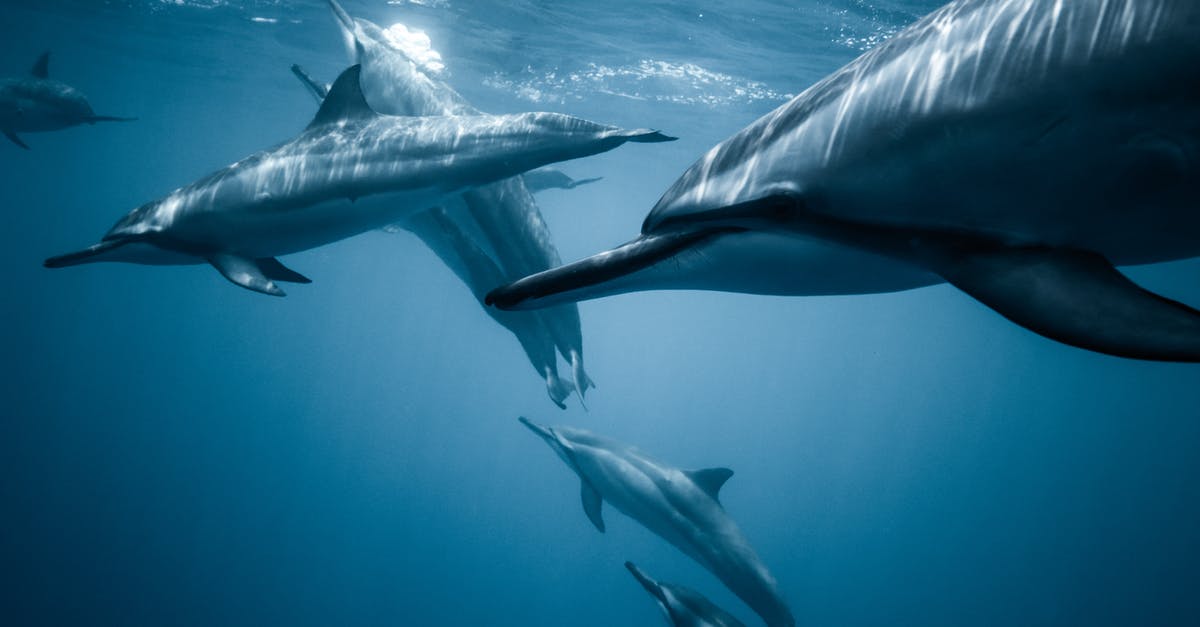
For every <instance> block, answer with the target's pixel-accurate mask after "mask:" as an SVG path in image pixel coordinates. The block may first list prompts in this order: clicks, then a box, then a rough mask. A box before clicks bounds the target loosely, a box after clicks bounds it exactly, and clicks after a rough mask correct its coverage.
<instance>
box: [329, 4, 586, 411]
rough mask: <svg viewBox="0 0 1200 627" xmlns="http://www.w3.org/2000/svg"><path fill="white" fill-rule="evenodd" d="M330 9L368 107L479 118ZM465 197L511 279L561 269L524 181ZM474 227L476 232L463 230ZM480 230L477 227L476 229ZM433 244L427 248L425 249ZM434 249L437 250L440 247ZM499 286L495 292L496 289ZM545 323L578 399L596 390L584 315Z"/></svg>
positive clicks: (555, 314)
mask: <svg viewBox="0 0 1200 627" xmlns="http://www.w3.org/2000/svg"><path fill="white" fill-rule="evenodd" d="M329 6H330V8H331V9H332V11H333V14H334V17H335V18H336V19H337V22H338V25H339V27H340V28H341V30H342V35H343V38H344V41H345V44H346V47H347V50H348V52H349V53H350V56H351V58H352V59H353V62H355V63H361V64H362V66H363V74H362V85H363V92H364V93H365V94H366V97H367V102H369V103H370V104H371V106H373V107H375V108H376V109H377V110H378V111H380V112H383V113H390V114H394V115H478V114H480V113H481V112H480V111H479V110H478V109H476V108H475V107H473V106H472V105H471V104H470V103H469V102H467V100H466V99H465V98H463V97H462V96H461V95H459V94H458V92H456V91H455V90H454V89H453V88H452V87H450V86H449V85H447V84H446V83H445V82H444V81H441V80H440V79H438V78H437V77H436V76H434V75H432V74H431V73H430V72H428V71H426V68H425V67H424V66H423V65H421V64H420V63H418V61H417V60H416V59H413V58H410V56H409V54H407V53H406V52H405V50H404V49H403V48H402V46H400V45H397V42H396V41H394V37H393V35H392V34H391V31H385V30H384V29H382V28H380V27H379V26H378V25H376V24H374V23H372V22H370V21H368V20H364V19H361V18H354V17H351V16H350V15H349V14H348V13H346V11H345V10H344V9H343V8H342V7H341V5H339V4H338V2H337V0H329ZM462 198H463V200H464V202H465V203H466V207H467V212H468V213H469V216H467V215H454V216H452V217H453V219H454V220H455V221H456V222H458V223H459V224H460V226H463V227H464V228H465V229H466V230H467V231H468V232H475V231H478V232H479V233H481V234H482V236H483V239H484V240H486V241H484V242H480V243H481V244H485V248H486V249H488V252H489V253H490V255H491V256H492V257H493V258H494V259H495V260H496V262H497V263H498V265H499V266H500V268H501V270H502V271H503V273H504V275H505V280H513V279H515V278H517V277H521V276H525V275H528V274H533V273H535V272H541V271H542V270H546V269H549V268H553V267H555V266H558V265H560V264H562V259H561V258H560V257H559V254H558V249H557V248H556V247H555V245H554V240H553V238H552V236H551V234H550V229H549V228H548V227H547V226H546V222H545V220H544V219H543V218H542V214H541V212H540V211H539V210H538V207H537V203H536V202H535V201H534V199H533V196H532V194H531V193H530V190H529V189H528V188H526V185H525V183H524V181H523V179H522V177H513V178H510V179H506V180H503V181H499V182H497V183H495V184H492V185H489V186H485V187H478V188H475V189H472V190H469V191H466V192H465V193H464V194H463V195H462ZM464 220H473V221H474V222H475V225H467V224H464V222H463V221H464ZM476 225H477V226H478V228H473V227H475V226H476ZM427 243H429V242H427ZM431 245H433V246H436V245H437V243H436V242H434V243H432V244H431ZM496 285H498V283H497V284H494V285H489V286H487V287H486V288H485V289H491V288H493V287H495V286H496ZM540 318H541V319H540V324H542V325H544V326H545V328H546V330H547V331H549V333H550V334H551V336H552V337H553V338H554V343H555V344H556V345H557V347H558V350H559V352H560V353H561V354H562V356H563V358H564V359H566V360H567V361H568V362H569V363H570V364H571V368H572V371H573V374H574V380H575V387H576V388H577V390H578V392H579V397H580V400H582V399H583V397H584V394H585V393H586V392H587V389H588V388H589V387H594V386H595V384H594V383H593V382H592V380H591V378H590V377H589V376H588V375H587V372H586V371H585V369H584V364H583V331H582V328H581V324H580V320H579V309H578V307H577V306H576V305H575V304H573V303H570V304H564V305H561V306H558V307H554V308H550V309H546V310H544V311H542V312H540Z"/></svg>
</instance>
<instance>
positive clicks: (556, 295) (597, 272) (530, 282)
mask: <svg viewBox="0 0 1200 627" xmlns="http://www.w3.org/2000/svg"><path fill="white" fill-rule="evenodd" d="M721 232H723V231H691V232H684V233H664V234H661V235H643V236H641V237H639V238H637V239H635V240H633V241H631V242H628V243H626V244H622V245H621V246H618V247H617V248H614V249H612V250H609V251H606V252H602V253H599V254H596V255H592V256H591V257H588V258H586V259H581V260H579V261H576V262H573V263H569V264H567V265H565V266H559V267H557V268H551V269H550V270H546V271H544V272H539V273H537V274H534V275H531V276H527V277H525V278H523V279H520V280H518V281H516V282H514V283H511V284H509V285H505V286H503V287H499V288H497V289H494V290H492V291H491V292H490V293H489V294H488V295H487V297H486V298H485V299H484V300H485V302H486V303H487V304H489V305H495V306H496V307H499V308H500V309H540V308H542V307H549V306H551V305H558V304H561V303H570V302H578V301H581V300H587V299H589V298H598V297H600V296H604V295H605V294H607V292H606V291H605V288H604V284H605V283H607V282H609V281H612V280H613V279H617V278H620V277H623V276H625V275H628V274H631V273H633V272H637V271H638V270H641V269H643V268H647V267H649V266H651V265H654V264H655V263H658V262H659V261H662V260H664V259H667V258H669V257H671V256H672V255H675V254H676V253H679V252H680V251H682V250H684V249H686V248H689V247H691V246H694V245H695V244H697V243H699V242H701V241H703V240H706V239H708V238H709V237H713V236H715V235H717V234H719V233H721Z"/></svg>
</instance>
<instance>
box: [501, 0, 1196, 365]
mask: <svg viewBox="0 0 1200 627" xmlns="http://www.w3.org/2000/svg"><path fill="white" fill-rule="evenodd" d="M1198 254H1200V3H1197V2H1194V1H1192V0H1072V1H1071V2H1063V1H1061V0H986V1H985V0H958V1H956V2H952V3H950V4H948V5H946V6H945V7H943V8H942V9H940V10H938V11H935V12H934V13H932V14H931V15H929V16H927V17H926V18H924V19H922V20H920V21H919V22H917V23H916V24H914V25H913V26H911V27H909V28H907V29H905V30H904V31H902V32H900V33H899V34H897V35H896V36H894V37H892V38H891V39H890V40H888V41H887V42H885V43H883V44H881V45H880V46H878V47H876V48H875V49H873V50H871V51H869V52H867V53H866V54H864V55H862V56H861V57H859V58H858V59H856V60H855V61H853V62H851V63H850V64H849V65H847V66H845V67H843V68H842V69H840V70H838V71H837V72H835V73H834V74H832V75H830V76H829V77H827V78H825V79H824V80H822V81H820V82H818V83H817V84H816V85H814V86H812V87H810V88H809V89H808V90H806V91H804V92H803V93H801V94H800V95H799V96H797V97H796V98H795V99H793V100H792V101H790V102H788V103H787V104H785V105H783V106H782V107H780V108H778V109H776V110H775V111H773V112H771V113H769V114H768V115H766V116H764V117H763V118H761V119H759V120H758V121H756V122H754V123H753V124H751V125H750V126H748V127H746V128H745V129H744V130H742V131H741V132H739V133H737V134H736V135H734V136H733V137H731V138H729V139H727V140H726V141H724V142H722V143H721V144H719V145H717V146H716V147H714V148H713V149H712V150H710V151H709V152H708V153H707V154H706V155H704V156H703V157H702V158H701V159H700V160H699V161H698V162H696V164H694V165H693V166H692V167H691V168H690V169H689V170H687V171H686V172H685V173H684V174H683V176H681V177H680V178H679V180H677V181H676V182H675V184H674V185H672V186H671V187H670V189H668V191H667V192H666V193H665V194H664V195H663V197H662V198H661V199H660V200H659V201H658V203H657V204H656V205H655V207H654V208H653V210H652V211H651V212H650V214H649V216H648V217H647V218H646V220H645V222H644V224H643V225H642V235H641V236H640V237H638V238H637V239H635V240H633V241H631V242H629V243H627V244H625V245H623V246H620V247H617V248H616V249H613V250H610V251H608V252H605V253H601V254H599V255H595V256H593V257H590V258H587V259H584V260H581V261H578V262H575V263H572V264H569V265H567V266H563V267H560V268H556V269H554V270H550V271H548V272H543V273H540V274H537V275H534V276H532V277H528V278H526V279H522V280H520V281H517V282H515V283H513V284H511V285H508V286H505V287H503V288H500V289H498V290H495V291H494V292H492V293H491V294H490V295H489V297H488V301H489V302H491V303H494V304H496V305H498V306H500V307H503V308H534V307H543V306H548V305H552V304H556V303H561V302H568V301H577V300H582V299H587V298H595V297H598V296H604V295H608V294H615V293H621V292H628V291H635V290H646V289H670V288H687V289H712V290H727V291H739V292H752V293H764V294H787V295H817V294H856V293H872V292H888V291H896V290H904V289H911V288H914V287H921V286H925V285H931V284H934V283H941V282H949V283H951V284H953V285H955V286H956V287H958V288H959V289H961V290H963V291H964V292H966V293H967V294H969V295H970V296H972V297H974V298H976V299H978V300H979V301H980V302H982V303H983V304H985V305H987V306H988V307H990V308H992V309H993V310H995V311H996V312H998V313H1000V314H1001V315H1003V316H1005V317H1007V318H1009V319H1010V320H1012V321H1013V322H1016V323H1017V324H1019V325H1021V326H1023V327H1025V328H1027V329H1030V330H1032V331H1034V332H1036V333H1039V334H1041V335H1043V336H1046V337H1048V338H1051V339H1054V340H1057V341H1059V342H1063V343H1066V344H1070V345H1073V346H1077V347H1081V348H1085V349H1088V350H1093V351H1098V352H1102V353H1107V354H1111V355H1118V356H1123V357H1130V358H1138V359H1150V360H1164V361H1191V362H1195V361H1200V312H1197V311H1196V310H1195V309H1192V308H1191V307H1188V306H1186V305H1183V304H1180V303H1177V302H1174V301H1171V300H1168V299H1166V298H1163V297H1160V296H1158V295H1155V294H1152V293H1150V292H1147V291H1146V290H1144V289H1142V288H1140V287H1138V286H1137V285H1135V284H1134V283H1132V282H1131V281H1129V280H1128V279H1127V278H1126V277H1125V276H1124V275H1122V274H1121V273H1120V272H1118V271H1117V270H1116V269H1115V268H1114V266H1113V264H1116V265H1131V264H1144V263H1154V262H1161V261H1168V260H1173V259H1182V258H1188V257H1194V256H1196V255H1198Z"/></svg>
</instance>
